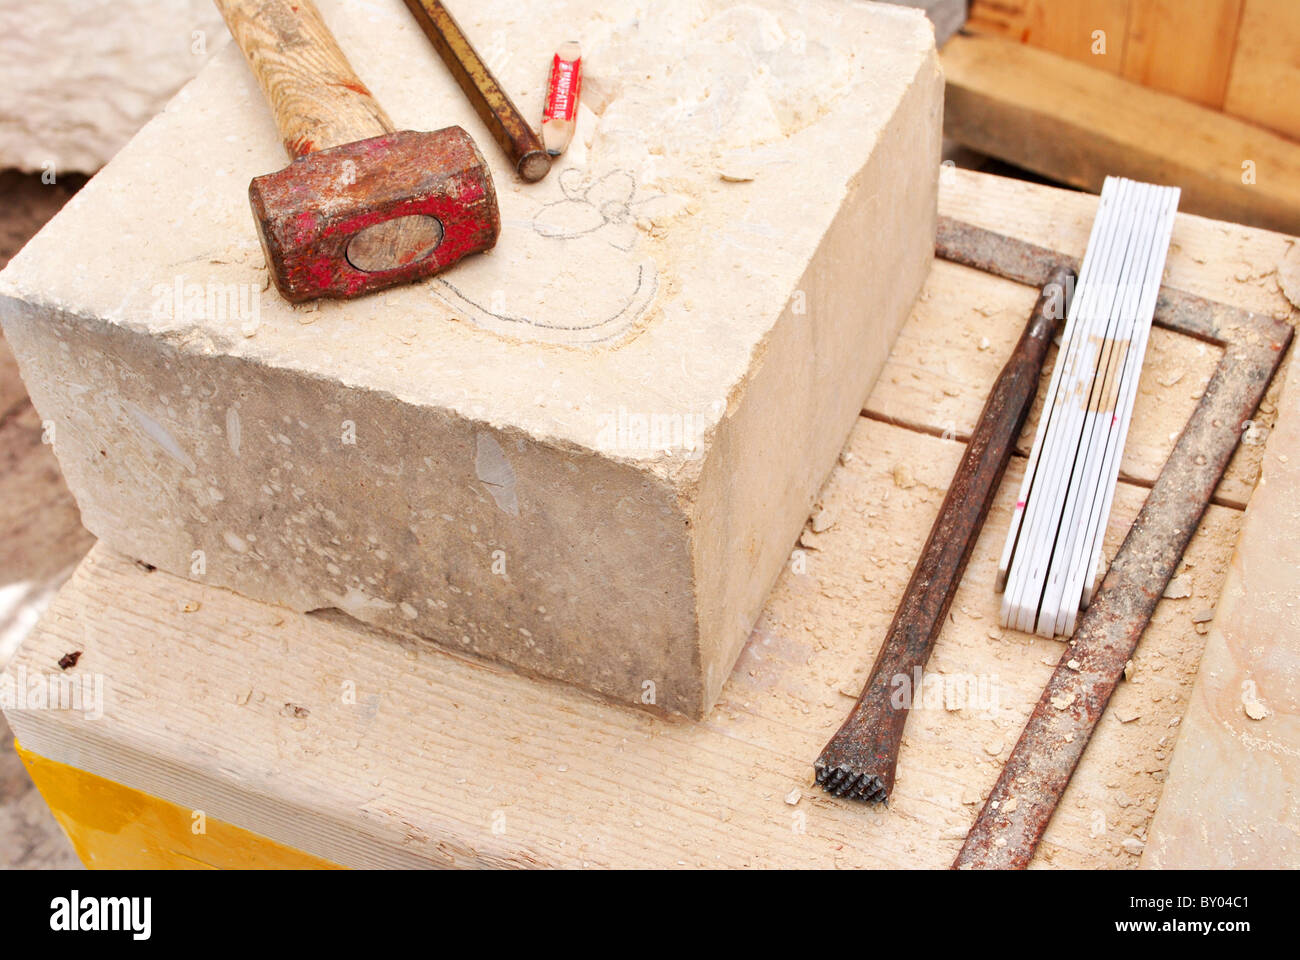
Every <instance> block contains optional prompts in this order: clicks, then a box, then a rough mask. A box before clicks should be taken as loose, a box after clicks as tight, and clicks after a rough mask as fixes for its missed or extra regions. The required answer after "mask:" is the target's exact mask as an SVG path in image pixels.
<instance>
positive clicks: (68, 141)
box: [0, 0, 229, 176]
mask: <svg viewBox="0 0 1300 960" xmlns="http://www.w3.org/2000/svg"><path fill="white" fill-rule="evenodd" d="M228 39H229V36H228V34H227V33H226V29H225V26H224V25H223V24H222V22H221V16H220V15H219V14H218V13H217V9H216V7H215V6H214V5H213V4H212V2H211V0H42V2H41V3H5V4H0V90H4V97H3V99H0V167H17V168H19V169H22V170H29V171H41V172H46V171H48V170H51V169H52V170H53V171H54V173H55V176H57V175H58V174H59V173H62V172H64V171H68V170H77V171H82V172H84V173H93V172H94V171H96V170H98V169H99V168H100V167H102V166H103V165H104V164H105V163H107V162H108V161H109V159H110V158H111V157H112V156H113V154H115V153H117V151H118V150H120V149H121V148H122V146H123V145H124V144H125V143H126V142H127V141H128V140H130V139H131V137H132V136H134V135H135V133H136V131H138V130H139V129H140V128H141V127H142V126H144V125H145V123H147V122H148V121H149V120H150V118H152V117H153V116H154V114H156V113H157V112H158V111H159V110H161V109H162V108H163V105H164V104H165V103H166V102H167V99H168V98H169V97H171V95H172V94H174V93H175V92H176V91H177V90H179V89H180V88H181V86H182V85H183V84H185V82H186V81H188V80H189V79H191V78H192V77H193V76H194V75H195V74H196V73H198V72H199V70H200V68H202V66H203V65H204V64H205V63H206V62H207V60H208V58H209V57H210V56H211V54H213V53H215V52H216V51H217V50H219V49H220V48H221V47H223V46H225V44H226V42H227V41H228Z"/></svg>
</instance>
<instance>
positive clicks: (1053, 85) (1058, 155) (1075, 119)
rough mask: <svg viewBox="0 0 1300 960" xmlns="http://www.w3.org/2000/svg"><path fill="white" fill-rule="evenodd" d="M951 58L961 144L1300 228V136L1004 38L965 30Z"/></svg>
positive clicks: (948, 68)
mask: <svg viewBox="0 0 1300 960" xmlns="http://www.w3.org/2000/svg"><path fill="white" fill-rule="evenodd" d="M941 60H942V61H943V67H944V72H945V75H946V76H947V96H946V101H945V108H944V109H945V113H944V117H945V119H944V126H945V132H946V133H947V135H948V136H950V137H952V138H953V139H954V140H956V141H958V142H959V143H962V144H965V145H966V146H969V147H971V148H972V149H975V150H979V151H981V152H983V153H987V154H990V155H992V156H996V157H1000V158H1001V159H1004V160H1008V161H1010V162H1012V163H1016V164H1019V165H1021V166H1023V167H1026V168H1028V169H1030V170H1033V171H1035V172H1037V173H1040V174H1043V175H1044V176H1048V177H1052V178H1054V179H1057V180H1060V181H1062V182H1064V183H1068V184H1071V185H1073V186H1077V187H1082V188H1084V189H1087V190H1093V191H1096V190H1099V189H1100V188H1101V184H1102V181H1103V180H1104V179H1105V177H1106V175H1108V174H1114V175H1118V176H1126V177H1131V178H1133V179H1135V180H1142V181H1146V182H1149V183H1161V184H1166V185H1169V186H1178V187H1181V188H1182V190H1183V199H1182V208H1183V209H1185V210H1187V211H1188V212H1192V213H1199V214H1202V215H1205V216H1211V217H1218V218H1220V219H1225V220H1236V221H1241V222H1245V223H1250V224H1253V225H1256V226H1262V227H1267V228H1269V229H1274V230H1281V231H1285V232H1288V233H1296V232H1300V144H1296V143H1293V142H1291V141H1289V140H1286V139H1284V138H1282V137H1280V136H1278V135H1276V134H1274V133H1270V132H1269V131H1267V130H1264V129H1262V128H1260V127H1255V126H1252V125H1250V124H1248V123H1245V122H1243V121H1241V120H1237V119H1236V118H1234V117H1229V116H1226V115H1225V114H1222V113H1218V112H1216V111H1213V110H1208V109H1206V108H1205V107H1201V106H1198V105H1196V104H1193V103H1189V102H1187V101H1185V100H1181V99H1179V98H1177V97H1173V96H1170V95H1168V94H1163V93H1158V92H1156V91H1153V90H1147V89H1145V88H1144V87H1140V86H1138V85H1137V84H1134V83H1130V82H1129V81H1126V80H1123V79H1121V78H1119V77H1116V76H1112V75H1110V74H1107V73H1105V72H1102V71H1099V70H1093V69H1090V68H1088V67H1085V66H1081V65H1079V64H1076V63H1072V62H1071V61H1068V60H1065V59H1063V58H1061V57H1058V56H1054V55H1053V54H1049V53H1045V52H1043V51H1041V50H1035V49H1033V48H1032V47H1027V46H1024V45H1021V44H1016V43H1011V42H1008V41H1005V40H1001V39H998V38H996V37H974V36H956V37H953V38H952V40H950V41H949V42H948V45H947V46H946V47H945V48H944V50H943V52H942V54H941ZM1282 99H1285V98H1282ZM1243 165H1246V166H1243ZM1250 165H1253V166H1250ZM1247 173H1253V180H1254V182H1250V183H1247V182H1243V178H1245V179H1251V177H1247Z"/></svg>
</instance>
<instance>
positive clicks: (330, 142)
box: [216, 0, 395, 157]
mask: <svg viewBox="0 0 1300 960" xmlns="http://www.w3.org/2000/svg"><path fill="white" fill-rule="evenodd" d="M216 4H217V9H218V10H220V11H221V16H222V17H223V18H225V21H226V26H227V27H229V28H230V34H231V36H233V37H234V38H235V43H237V44H238V45H239V49H240V50H242V51H243V53H244V57H245V58H246V59H247V60H248V65H249V67H251V68H252V71H253V76H254V77H256V78H257V83H258V86H260V87H261V88H262V93H263V94H264V95H265V97H266V102H267V103H268V104H269V105H270V107H271V113H272V114H273V115H274V117H275V125H276V127H278V128H279V130H280V138H281V139H282V140H283V141H284V146H285V149H286V150H288V151H289V155H290V156H292V157H301V156H303V155H304V154H308V153H312V152H313V151H316V150H324V149H326V148H328V147H337V146H341V145H342V144H345V143H352V142H354V141H356V140H365V139H368V138H369V137H377V136H379V135H381V134H385V133H392V132H393V131H394V129H395V128H394V127H393V122H392V121H391V120H390V119H389V118H388V114H386V113H385V112H384V109H383V107H381V106H380V105H379V104H378V103H377V102H375V98H374V97H373V96H371V94H370V91H369V90H368V89H366V85H365V84H363V83H362V82H361V80H360V78H358V77H357V75H356V72H355V71H353V69H352V65H351V64H349V63H348V58H347V57H345V56H344V55H343V51H342V50H340V49H339V45H338V42H337V41H335V39H334V35H333V34H331V33H330V29H329V27H327V26H326V25H325V21H324V20H323V19H322V18H321V15H320V11H319V10H317V9H316V4H315V3H313V2H312V0H292V2H290V0H216Z"/></svg>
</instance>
